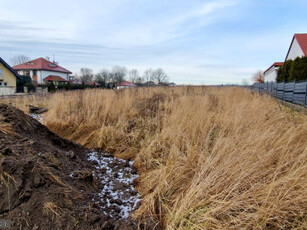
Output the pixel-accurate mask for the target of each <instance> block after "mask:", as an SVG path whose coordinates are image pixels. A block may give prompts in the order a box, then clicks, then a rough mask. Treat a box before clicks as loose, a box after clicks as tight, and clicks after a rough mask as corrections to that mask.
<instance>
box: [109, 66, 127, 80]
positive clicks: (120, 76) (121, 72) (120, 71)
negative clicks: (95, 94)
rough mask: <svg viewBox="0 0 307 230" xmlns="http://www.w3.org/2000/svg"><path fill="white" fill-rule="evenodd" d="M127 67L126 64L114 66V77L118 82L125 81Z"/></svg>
mask: <svg viewBox="0 0 307 230" xmlns="http://www.w3.org/2000/svg"><path fill="white" fill-rule="evenodd" d="M127 72H128V70H127V68H126V67H124V66H114V67H113V68H112V75H111V76H112V78H113V81H114V82H116V83H121V82H123V81H125V77H126V75H127Z"/></svg>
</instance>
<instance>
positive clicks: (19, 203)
mask: <svg viewBox="0 0 307 230" xmlns="http://www.w3.org/2000/svg"><path fill="white" fill-rule="evenodd" d="M109 157H112V156H109ZM87 158H88V150H87V149H86V148H84V147H82V146H80V145H77V144H75V143H73V142H71V141H69V140H66V139H63V138H61V137H59V136H58V135H56V134H55V133H53V132H51V131H50V130H49V129H48V128H47V127H45V126H44V125H42V124H41V123H40V122H38V121H36V120H35V119H33V118H31V117H30V116H28V115H26V114H24V113H23V112H22V111H20V110H18V109H16V108H14V107H12V106H9V105H5V104H0V198H1V199H0V220H1V219H6V220H11V229H138V228H140V229H160V227H159V226H157V227H154V226H156V223H154V222H153V221H148V223H147V224H145V223H143V224H141V223H136V222H135V221H133V220H132V219H131V218H128V219H121V218H120V210H119V211H118V213H117V214H116V210H115V211H114V210H110V211H112V213H113V215H110V214H109V213H106V212H105V211H106V210H104V212H102V211H101V205H100V204H99V202H94V201H95V200H97V194H99V193H101V187H103V186H102V185H101V180H97V179H96V178H97V177H96V176H95V177H94V176H93V173H92V172H94V171H95V170H96V172H97V166H95V164H94V163H93V162H89V161H88V160H87ZM114 162H116V161H114ZM115 166H116V165H114V167H115ZM116 167H119V166H118V165H117V166H116ZM103 173H107V172H106V170H102V171H101V172H100V179H101V175H103ZM99 188H100V189H99ZM130 192H131V191H130ZM101 197H103V196H101V194H100V195H99V196H98V198H100V199H101ZM102 202H104V201H103V200H102ZM114 202H117V203H120V202H121V201H120V200H116V201H114ZM111 207H112V206H111Z"/></svg>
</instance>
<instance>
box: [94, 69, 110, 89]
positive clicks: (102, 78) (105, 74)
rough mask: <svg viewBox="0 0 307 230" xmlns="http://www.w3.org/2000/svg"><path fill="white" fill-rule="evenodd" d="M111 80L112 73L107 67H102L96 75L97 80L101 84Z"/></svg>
mask: <svg viewBox="0 0 307 230" xmlns="http://www.w3.org/2000/svg"><path fill="white" fill-rule="evenodd" d="M110 80H111V73H110V71H109V70H107V69H102V70H100V71H99V72H98V73H97V74H96V75H95V82H98V83H99V84H100V85H103V86H105V85H106V84H107V83H108V82H109V81H110Z"/></svg>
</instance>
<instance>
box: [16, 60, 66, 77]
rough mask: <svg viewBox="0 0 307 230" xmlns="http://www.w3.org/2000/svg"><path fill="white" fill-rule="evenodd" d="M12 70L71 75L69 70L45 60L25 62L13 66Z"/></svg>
mask: <svg viewBox="0 0 307 230" xmlns="http://www.w3.org/2000/svg"><path fill="white" fill-rule="evenodd" d="M13 69H14V70H48V71H54V72H61V73H67V74H71V73H72V72H70V71H69V70H67V69H65V68H63V67H61V66H59V65H58V64H57V63H56V62H51V61H48V60H46V59H45V58H37V59H35V60H32V61H28V62H25V63H23V64H20V65H16V66H13Z"/></svg>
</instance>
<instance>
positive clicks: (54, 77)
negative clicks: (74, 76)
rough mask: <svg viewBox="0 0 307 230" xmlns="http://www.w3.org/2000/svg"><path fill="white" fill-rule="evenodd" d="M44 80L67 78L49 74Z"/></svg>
mask: <svg viewBox="0 0 307 230" xmlns="http://www.w3.org/2000/svg"><path fill="white" fill-rule="evenodd" d="M44 81H67V80H65V79H64V78H61V77H59V76H54V75H49V76H48V77H46V78H44Z"/></svg>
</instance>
